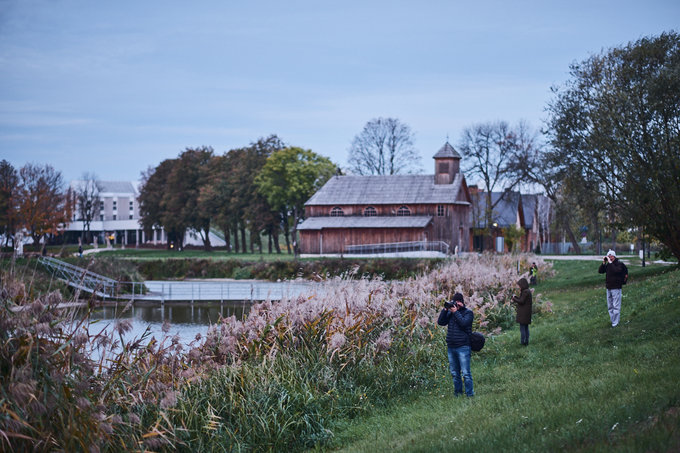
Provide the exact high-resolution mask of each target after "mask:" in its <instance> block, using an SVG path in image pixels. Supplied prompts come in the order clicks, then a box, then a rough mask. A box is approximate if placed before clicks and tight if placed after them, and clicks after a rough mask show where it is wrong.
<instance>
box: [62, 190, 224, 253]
mask: <svg viewBox="0 0 680 453" xmlns="http://www.w3.org/2000/svg"><path fill="white" fill-rule="evenodd" d="M97 182H98V184H99V210H98V211H97V210H96V209H95V215H94V216H93V219H92V221H91V222H90V232H91V233H92V236H93V238H95V237H96V241H97V244H98V245H105V244H106V241H107V238H108V240H109V241H110V242H111V243H112V244H123V245H124V246H128V245H132V246H135V245H138V244H140V245H141V244H154V245H157V244H165V243H166V242H167V240H168V237H167V235H166V234H165V231H164V230H163V228H159V229H153V230H151V231H149V230H147V231H145V230H144V229H143V227H142V224H141V223H140V215H139V201H138V200H137V197H138V195H139V191H138V190H137V183H136V182H132V181H97ZM86 184H92V181H83V180H75V181H71V184H70V187H71V190H72V191H73V193H74V194H77V193H79V192H82V189H83V188H84V187H85V185H86ZM83 218H84V216H83V214H82V213H81V212H80V211H79V207H78V205H77V203H76V209H75V212H74V213H73V219H72V221H71V223H69V224H68V225H67V227H66V231H67V232H70V233H71V235H73V236H77V237H80V233H82V232H83V231H85V230H86V228H85V225H84V223H85V222H84V221H83ZM93 241H94V239H93ZM210 242H211V244H212V245H213V246H217V247H220V246H224V245H225V242H224V240H223V239H222V238H219V237H217V236H215V235H214V234H213V233H211V234H210ZM184 244H185V245H202V244H203V242H202V241H201V240H200V237H199V236H198V235H197V234H196V233H195V232H193V231H188V232H187V234H186V235H185V240H184Z"/></svg>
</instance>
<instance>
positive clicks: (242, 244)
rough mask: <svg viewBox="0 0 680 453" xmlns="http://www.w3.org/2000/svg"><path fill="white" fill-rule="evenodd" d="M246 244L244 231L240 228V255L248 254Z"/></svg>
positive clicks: (243, 228)
mask: <svg viewBox="0 0 680 453" xmlns="http://www.w3.org/2000/svg"><path fill="white" fill-rule="evenodd" d="M247 247H248V244H246V229H245V227H241V253H248V248H247Z"/></svg>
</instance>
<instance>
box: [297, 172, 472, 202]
mask: <svg viewBox="0 0 680 453" xmlns="http://www.w3.org/2000/svg"><path fill="white" fill-rule="evenodd" d="M462 182H463V177H462V175H461V174H460V173H458V174H456V178H455V179H454V180H453V182H452V183H451V184H435V183H434V175H390V176H334V177H332V178H331V179H330V180H329V181H328V182H327V183H326V184H325V185H324V186H323V187H322V188H321V189H319V190H318V191H317V192H316V193H315V194H314V195H313V196H312V198H310V199H309V200H308V201H307V203H305V206H331V205H358V204H359V205H383V204H464V205H467V204H469V203H468V202H467V201H464V198H460V199H459V194H460V190H461V185H462Z"/></svg>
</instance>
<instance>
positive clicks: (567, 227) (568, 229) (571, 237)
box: [563, 220, 581, 255]
mask: <svg viewBox="0 0 680 453" xmlns="http://www.w3.org/2000/svg"><path fill="white" fill-rule="evenodd" d="M563 224H564V230H565V231H566V232H567V236H569V242H571V245H572V246H573V247H574V251H575V252H576V254H577V255H580V254H581V247H580V246H579V245H578V240H577V239H576V235H575V234H574V231H573V230H572V229H571V225H569V221H568V220H567V221H565V222H563Z"/></svg>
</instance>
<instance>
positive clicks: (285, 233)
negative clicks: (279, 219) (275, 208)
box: [283, 218, 293, 255]
mask: <svg viewBox="0 0 680 453" xmlns="http://www.w3.org/2000/svg"><path fill="white" fill-rule="evenodd" d="M283 236H284V238H285V239H286V250H288V254H289V255H290V254H291V253H293V252H292V250H291V247H290V227H289V226H288V219H287V218H284V219H283Z"/></svg>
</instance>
